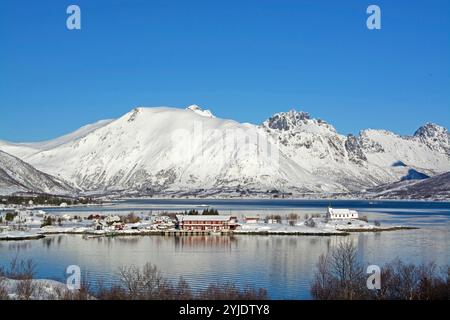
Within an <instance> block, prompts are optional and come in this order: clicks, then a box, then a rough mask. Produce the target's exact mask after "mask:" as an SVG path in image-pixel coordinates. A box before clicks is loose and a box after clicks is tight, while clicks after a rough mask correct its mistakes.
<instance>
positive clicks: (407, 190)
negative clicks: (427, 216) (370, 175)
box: [367, 172, 450, 199]
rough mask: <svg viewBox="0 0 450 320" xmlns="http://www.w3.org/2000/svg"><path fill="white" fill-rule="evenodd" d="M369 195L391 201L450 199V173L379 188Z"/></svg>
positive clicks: (370, 191)
mask: <svg viewBox="0 0 450 320" xmlns="http://www.w3.org/2000/svg"><path fill="white" fill-rule="evenodd" d="M367 195H368V196H370V197H371V198H389V199H450V172H446V173H443V174H440V175H437V176H434V177H431V178H428V179H422V180H413V181H400V182H395V183H392V184H389V185H383V186H379V187H376V188H373V189H372V190H369V192H368V193H367Z"/></svg>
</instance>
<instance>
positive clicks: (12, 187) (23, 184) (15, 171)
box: [0, 151, 74, 195]
mask: <svg viewBox="0 0 450 320" xmlns="http://www.w3.org/2000/svg"><path fill="white" fill-rule="evenodd" d="M15 192H39V193H51V194H70V193H73V192H74V190H73V188H71V187H70V186H69V185H68V184H67V183H65V182H62V181H60V180H58V179H55V178H54V177H52V176H50V175H48V174H46V173H43V172H41V171H38V170H36V169H35V168H33V167H32V166H31V165H29V164H27V163H25V162H23V161H22V160H20V159H18V158H16V157H14V156H11V155H9V154H7V153H5V152H3V151H0V194H1V195H10V194H13V193H15Z"/></svg>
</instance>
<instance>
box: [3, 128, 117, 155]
mask: <svg viewBox="0 0 450 320" xmlns="http://www.w3.org/2000/svg"><path fill="white" fill-rule="evenodd" d="M111 121H113V120H100V121H97V122H96V123H92V124H88V125H85V126H83V127H81V128H80V129H78V130H76V131H74V132H71V133H69V134H66V135H64V136H61V137H59V138H56V139H53V140H48V141H42V142H30V143H11V142H7V141H1V140H0V150H3V151H5V152H8V153H10V154H14V155H15V156H17V157H19V158H25V157H29V156H30V155H32V154H34V153H37V152H40V151H43V150H49V149H53V148H56V147H59V146H60V145H63V144H65V143H68V142H70V141H73V140H77V139H79V138H82V137H84V136H86V135H88V134H89V133H91V132H92V131H95V130H97V129H98V128H101V127H103V126H105V125H107V124H108V123H110V122H111Z"/></svg>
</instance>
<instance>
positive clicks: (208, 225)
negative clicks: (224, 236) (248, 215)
mask: <svg viewBox="0 0 450 320" xmlns="http://www.w3.org/2000/svg"><path fill="white" fill-rule="evenodd" d="M177 222H178V229H180V230H186V231H230V230H235V229H236V227H237V223H236V218H235V217H232V216H215V215H211V216H207V215H177Z"/></svg>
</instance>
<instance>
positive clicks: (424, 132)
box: [414, 122, 449, 138]
mask: <svg viewBox="0 0 450 320" xmlns="http://www.w3.org/2000/svg"><path fill="white" fill-rule="evenodd" d="M448 134H449V132H448V130H447V129H446V128H444V127H442V126H440V125H437V124H435V123H431V122H428V123H426V124H425V125H424V126H422V127H420V128H419V129H417V131H416V132H415V133H414V136H415V137H423V138H436V137H439V136H442V135H447V136H448Z"/></svg>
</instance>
